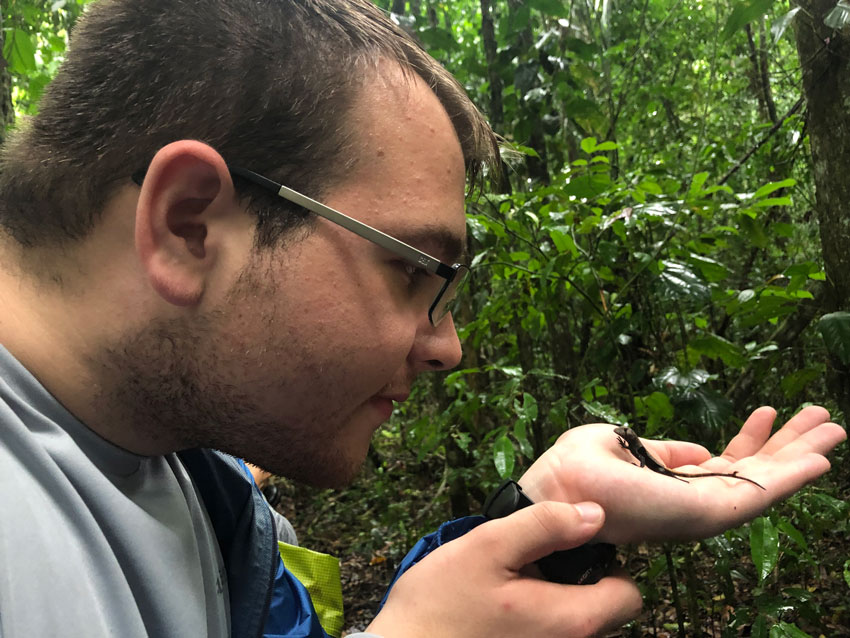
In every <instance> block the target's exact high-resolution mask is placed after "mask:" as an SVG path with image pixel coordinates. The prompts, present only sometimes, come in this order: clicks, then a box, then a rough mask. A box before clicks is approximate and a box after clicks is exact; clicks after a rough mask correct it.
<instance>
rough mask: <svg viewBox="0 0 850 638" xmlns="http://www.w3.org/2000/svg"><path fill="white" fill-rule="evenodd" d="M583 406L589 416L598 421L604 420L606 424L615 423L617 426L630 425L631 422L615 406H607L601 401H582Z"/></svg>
mask: <svg viewBox="0 0 850 638" xmlns="http://www.w3.org/2000/svg"><path fill="white" fill-rule="evenodd" d="M581 405H582V407H584V409H585V410H587V412H588V413H589V414H591V415H592V416H594V417H596V418H597V419H602V422H604V423H613V424H615V425H628V424H629V420H628V419H627V418H626V417H625V416H623V414H622V413H621V412H620V411H619V410H617V408H615V407H613V406H610V405H605V404H603V403H600V402H599V401H582V402H581Z"/></svg>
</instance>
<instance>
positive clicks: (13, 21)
mask: <svg viewBox="0 0 850 638" xmlns="http://www.w3.org/2000/svg"><path fill="white" fill-rule="evenodd" d="M90 1H91V0H7V1H4V2H3V3H2V27H3V59H4V61H5V62H6V64H7V65H8V66H7V68H8V72H9V73H10V75H11V79H12V83H11V89H12V98H13V101H14V105H15V111H16V112H17V114H18V115H24V114H32V113H34V112H35V111H36V108H37V104H38V100H39V98H40V97H41V94H42V92H43V91H44V87H45V86H47V83H48V82H49V81H50V78H52V77H53V75H54V74H55V73H56V71H57V69H58V68H59V65H60V64H61V62H62V60H63V59H64V54H65V48H66V46H67V40H68V33H69V31H70V29H71V27H72V26H73V24H74V21H75V20H76V19H77V17H79V15H80V14H81V13H82V11H83V7H84V5H86V4H87V3H88V2H90Z"/></svg>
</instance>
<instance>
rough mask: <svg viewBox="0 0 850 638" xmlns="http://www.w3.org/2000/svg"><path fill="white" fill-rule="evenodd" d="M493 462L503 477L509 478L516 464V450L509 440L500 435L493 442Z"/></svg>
mask: <svg viewBox="0 0 850 638" xmlns="http://www.w3.org/2000/svg"><path fill="white" fill-rule="evenodd" d="M493 463H494V464H495V466H496V471H497V472H498V473H499V476H500V477H501V478H503V479H505V478H510V477H511V474H513V472H514V466H515V465H516V450H515V449H514V444H513V443H512V442H511V440H510V439H509V438H508V437H507V436H505V435H502V436H500V437H499V438H498V439H496V442H495V443H494V444H493Z"/></svg>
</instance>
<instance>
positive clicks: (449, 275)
mask: <svg viewBox="0 0 850 638" xmlns="http://www.w3.org/2000/svg"><path fill="white" fill-rule="evenodd" d="M228 168H229V169H230V172H231V174H233V175H238V176H239V177H242V178H244V179H247V180H248V181H249V182H252V183H254V184H257V185H258V186H261V187H262V188H264V189H266V190H268V191H271V192H273V193H276V194H277V195H278V196H279V197H282V198H283V199H285V200H287V201H290V202H292V203H294V204H298V205H299V206H301V207H303V208H306V209H307V210H309V211H310V212H313V213H316V214H317V215H319V216H320V217H324V218H325V219H327V220H328V221H329V222H332V223H334V224H337V225H339V226H342V227H343V228H345V229H346V230H350V231H351V232H352V233H354V234H356V235H359V236H360V237H362V238H363V239H367V240H369V241H371V242H373V243H375V244H377V245H378V246H380V247H381V248H384V249H386V250H388V251H390V252H391V253H394V254H396V255H398V256H399V257H401V258H402V259H404V260H405V261H407V262H409V263H410V264H411V265H413V266H416V267H417V268H421V269H423V270H425V271H426V272H428V273H430V274H432V275H436V276H437V277H440V278H442V279H445V281H444V282H443V284H442V285H441V286H440V288H439V290H438V291H437V292H436V295H435V296H434V300H433V301H432V302H431V305H430V307H429V308H428V320H429V321H430V322H431V325H432V326H435V327H436V326H437V325H438V324H439V323H440V321H442V320H443V319H444V318H445V316H446V315H448V314H450V313H451V312H452V311H453V310H454V309H455V305H456V304H455V302H456V301H457V294H458V291H459V290H460V289H461V288H462V287H463V284H464V282H465V281H466V279H467V277H468V276H469V267H468V266H465V265H463V264H454V265H452V266H449V265H448V264H445V263H443V262H441V261H440V260H439V259H437V258H436V257H432V256H431V255H429V254H427V253H423V252H422V251H421V250H417V249H416V248H414V247H413V246H409V245H408V244H405V243H404V242H403V241H401V240H399V239H396V238H395V237H392V236H390V235H387V234H386V233H383V232H381V231H380V230H378V229H377V228H372V227H371V226H369V225H367V224H364V223H363V222H359V221H357V220H356V219H353V218H352V217H349V216H348V215H344V214H343V213H340V212H339V211H336V210H334V209H333V208H330V207H329V206H325V205H324V204H321V203H319V202H317V201H316V200H315V199H311V198H309V197H307V196H306V195H302V194H301V193H299V192H298V191H294V190H292V189H291V188H287V187H286V186H284V185H282V184H278V183H277V182H275V181H273V180H270V179H269V178H267V177H263V176H262V175H260V174H258V173H255V172H253V171H249V170H248V169H246V168H240V167H238V166H228Z"/></svg>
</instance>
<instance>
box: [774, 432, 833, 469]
mask: <svg viewBox="0 0 850 638" xmlns="http://www.w3.org/2000/svg"><path fill="white" fill-rule="evenodd" d="M846 439H847V432H846V431H845V430H844V428H842V427H841V426H840V425H838V424H837V423H821V424H820V425H818V426H817V427H815V428H812V429H811V430H808V431H806V432H803V433H802V434H800V435H798V436H797V437H796V438H794V439H793V440H791V441H790V442H788V443H787V444H786V445H785V446H783V447H782V448H781V449H780V450H778V451H777V452H776V453H775V454H773V456H772V459H773V460H776V461H780V462H788V461H793V460H795V459H796V458H799V457H802V456H805V455H808V454H818V455H825V454H828V453H829V452H831V451H832V450H833V449H834V448H835V446H836V445H838V444H839V443H841V442H843V441H844V440H846Z"/></svg>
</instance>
